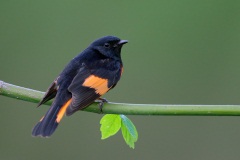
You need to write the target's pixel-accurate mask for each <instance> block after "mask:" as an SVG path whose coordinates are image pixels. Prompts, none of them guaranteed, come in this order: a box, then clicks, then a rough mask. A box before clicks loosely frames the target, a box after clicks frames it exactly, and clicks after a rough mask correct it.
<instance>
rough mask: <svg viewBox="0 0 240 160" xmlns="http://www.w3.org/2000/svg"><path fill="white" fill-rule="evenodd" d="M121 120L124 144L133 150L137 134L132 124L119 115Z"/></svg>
mask: <svg viewBox="0 0 240 160" xmlns="http://www.w3.org/2000/svg"><path fill="white" fill-rule="evenodd" d="M120 117H121V119H122V123H121V124H122V125H121V128H122V135H123V138H124V140H125V142H126V143H127V144H128V145H129V147H130V148H133V149H134V143H135V142H137V140H138V132H137V129H136V127H135V126H134V124H133V123H132V122H131V120H130V119H128V118H127V117H126V116H124V115H120Z"/></svg>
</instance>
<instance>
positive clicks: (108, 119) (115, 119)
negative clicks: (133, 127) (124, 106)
mask: <svg viewBox="0 0 240 160" xmlns="http://www.w3.org/2000/svg"><path fill="white" fill-rule="evenodd" d="M100 124H101V128H100V131H101V133H102V138H101V139H106V138H108V137H110V136H112V135H114V134H116V133H117V132H118V131H119V129H120V127H121V118H120V115H117V114H106V115H105V116H103V117H102V119H101V121H100Z"/></svg>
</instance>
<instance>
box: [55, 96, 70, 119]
mask: <svg viewBox="0 0 240 160" xmlns="http://www.w3.org/2000/svg"><path fill="white" fill-rule="evenodd" d="M71 102H72V98H71V99H69V100H68V101H67V102H66V103H65V104H64V105H63V106H62V108H61V109H60V111H59V112H58V114H57V119H56V122H57V123H59V122H60V121H61V119H62V118H63V115H64V113H65V112H66V110H67V107H68V106H69V105H70V103H71Z"/></svg>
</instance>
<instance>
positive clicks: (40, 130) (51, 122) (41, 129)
mask: <svg viewBox="0 0 240 160" xmlns="http://www.w3.org/2000/svg"><path fill="white" fill-rule="evenodd" d="M71 101H72V99H69V100H68V101H67V102H66V103H65V104H64V105H62V106H61V105H57V104H53V105H52V106H51V108H50V109H49V110H48V112H47V113H46V114H45V116H43V117H42V118H41V119H40V121H39V122H38V123H37V124H36V126H35V127H34V128H33V130H32V136H41V137H50V136H51V135H52V134H53V132H54V131H55V130H56V128H57V126H58V124H59V123H60V121H61V119H62V118H63V115H64V114H65V112H66V109H67V107H68V106H69V105H70V103H71Z"/></svg>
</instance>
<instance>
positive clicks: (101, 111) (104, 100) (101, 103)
mask: <svg viewBox="0 0 240 160" xmlns="http://www.w3.org/2000/svg"><path fill="white" fill-rule="evenodd" d="M95 102H98V103H99V104H98V106H99V110H100V113H103V110H102V109H103V105H104V103H108V100H106V99H105V98H98V99H96V100H95Z"/></svg>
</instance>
